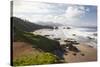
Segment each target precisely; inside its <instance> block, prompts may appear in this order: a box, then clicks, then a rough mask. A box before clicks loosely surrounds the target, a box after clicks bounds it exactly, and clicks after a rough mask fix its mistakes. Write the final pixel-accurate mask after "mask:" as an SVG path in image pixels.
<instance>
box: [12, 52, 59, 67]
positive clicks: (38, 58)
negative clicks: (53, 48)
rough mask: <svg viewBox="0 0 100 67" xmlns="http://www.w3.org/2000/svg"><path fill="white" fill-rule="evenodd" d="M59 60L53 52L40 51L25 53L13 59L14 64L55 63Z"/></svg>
mask: <svg viewBox="0 0 100 67" xmlns="http://www.w3.org/2000/svg"><path fill="white" fill-rule="evenodd" d="M56 62H57V57H56V56H54V55H53V54H51V53H39V54H36V55H24V56H22V57H20V58H18V59H15V60H14V61H13V65H14V66H23V65H39V64H53V63H56Z"/></svg>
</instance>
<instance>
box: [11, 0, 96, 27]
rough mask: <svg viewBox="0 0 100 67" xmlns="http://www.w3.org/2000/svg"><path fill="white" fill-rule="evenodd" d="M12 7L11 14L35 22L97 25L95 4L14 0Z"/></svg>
mask: <svg viewBox="0 0 100 67" xmlns="http://www.w3.org/2000/svg"><path fill="white" fill-rule="evenodd" d="M13 7H14V8H13V16H16V17H20V18H22V19H27V20H29V21H31V22H35V23H37V22H40V21H41V22H45V23H50V22H54V23H61V24H64V25H65V24H66V25H74V26H96V25H97V7H96V6H89V5H72V4H64V3H47V2H33V1H22V0H14V3H13Z"/></svg>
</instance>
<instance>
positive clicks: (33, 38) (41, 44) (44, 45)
mask: <svg viewBox="0 0 100 67" xmlns="http://www.w3.org/2000/svg"><path fill="white" fill-rule="evenodd" d="M14 40H15V41H24V42H28V43H31V44H32V45H33V47H34V48H40V49H42V50H43V51H48V52H52V51H54V50H56V49H59V48H60V45H59V42H57V41H54V40H50V39H48V38H46V37H43V36H40V35H34V34H32V33H28V32H22V31H18V30H17V29H16V34H15V36H14Z"/></svg>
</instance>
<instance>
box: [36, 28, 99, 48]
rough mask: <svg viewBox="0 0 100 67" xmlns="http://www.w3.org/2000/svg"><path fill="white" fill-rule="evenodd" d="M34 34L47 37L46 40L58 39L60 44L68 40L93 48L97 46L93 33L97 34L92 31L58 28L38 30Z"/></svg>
mask: <svg viewBox="0 0 100 67" xmlns="http://www.w3.org/2000/svg"><path fill="white" fill-rule="evenodd" d="M34 33H35V34H38V35H42V36H44V35H49V36H48V38H50V39H54V38H60V39H61V40H60V42H62V41H63V40H66V39H68V38H70V39H74V40H76V41H78V42H83V43H87V44H88V45H91V46H93V47H96V45H97V36H94V35H93V34H94V33H95V34H97V32H94V31H93V32H92V31H91V32H90V31H89V32H88V31H80V30H79V29H78V28H71V29H67V28H65V29H64V28H63V27H58V29H40V30H37V31H35V32H34Z"/></svg>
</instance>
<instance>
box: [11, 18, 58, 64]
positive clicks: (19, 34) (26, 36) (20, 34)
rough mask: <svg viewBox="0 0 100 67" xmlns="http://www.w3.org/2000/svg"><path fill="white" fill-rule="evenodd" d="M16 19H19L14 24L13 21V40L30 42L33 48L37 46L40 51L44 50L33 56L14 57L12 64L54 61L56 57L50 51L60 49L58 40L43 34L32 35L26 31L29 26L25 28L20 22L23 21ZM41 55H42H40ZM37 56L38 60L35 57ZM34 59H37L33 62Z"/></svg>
mask: <svg viewBox="0 0 100 67" xmlns="http://www.w3.org/2000/svg"><path fill="white" fill-rule="evenodd" d="M18 21H19V20H17V21H16V23H15V24H14V21H13V34H12V35H13V41H14V42H27V43H30V44H32V46H33V47H34V48H37V49H38V48H39V49H41V50H42V51H44V53H40V54H38V55H36V56H34V55H33V56H31V55H27V56H22V57H20V58H18V59H14V60H13V61H14V62H13V64H14V65H31V64H46V63H47V64H49V63H54V61H55V60H56V59H57V57H55V56H54V54H52V52H53V51H54V50H56V49H60V44H59V42H57V41H54V40H51V39H48V38H45V37H43V36H39V35H34V34H32V33H29V32H28V31H29V30H27V29H28V28H29V27H28V28H26V26H25V25H23V24H21V23H22V22H23V21H22V22H20V21H19V22H20V23H19V22H18ZM17 22H18V24H17ZM23 23H24V22H23ZM25 23H26V24H27V22H25ZM34 30H35V29H34ZM45 52H49V54H48V53H45ZM41 55H42V57H41ZM46 56H47V57H46ZM37 57H38V59H39V60H38V59H35V58H37ZM50 57H51V58H50ZM25 58H26V59H25ZM30 59H32V60H31V61H30ZM40 59H42V60H40ZM46 59H47V60H46ZM29 61H30V62H29ZM35 61H37V62H35Z"/></svg>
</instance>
